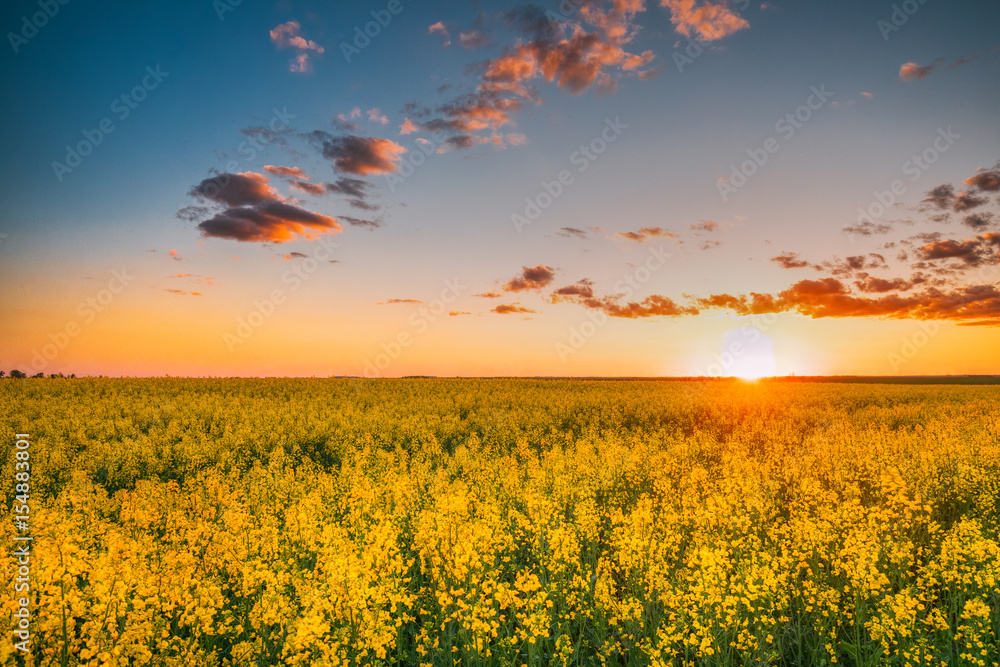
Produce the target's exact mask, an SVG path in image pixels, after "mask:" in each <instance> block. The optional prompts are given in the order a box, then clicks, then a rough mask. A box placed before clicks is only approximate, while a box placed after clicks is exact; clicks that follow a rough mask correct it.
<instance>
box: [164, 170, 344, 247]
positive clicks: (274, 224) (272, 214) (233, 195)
mask: <svg viewBox="0 0 1000 667" xmlns="http://www.w3.org/2000/svg"><path fill="white" fill-rule="evenodd" d="M190 194H191V195H192V196H194V197H198V198H200V199H203V200H207V201H211V202H213V203H215V204H218V205H220V206H222V207H223V210H221V211H219V212H218V213H216V214H215V215H214V216H213V217H212V218H210V219H208V220H205V221H203V222H202V223H200V224H199V225H198V228H199V229H200V230H201V232H202V234H203V235H204V236H206V237H215V238H223V239H232V240H236V241H256V242H268V241H271V242H275V243H283V242H285V241H290V240H292V239H293V238H295V237H296V235H301V236H305V237H306V238H312V237H314V236H315V234H317V233H329V234H335V233H337V232H339V231H340V230H341V227H340V225H339V224H338V223H337V221H336V220H334V219H333V218H331V217H328V216H325V215H322V214H320V213H314V212H312V211H307V210H305V209H303V208H300V207H298V206H295V205H294V204H292V203H289V202H288V201H287V200H286V199H285V198H284V197H282V196H281V195H279V194H278V193H277V192H275V190H274V189H273V188H272V187H271V186H270V185H269V184H268V179H267V177H266V176H264V175H263V174H257V173H254V172H243V173H239V174H229V173H224V174H219V175H217V176H213V177H211V178H206V179H205V180H203V181H202V182H201V183H199V184H198V185H195V186H194V187H192V188H191V192H190ZM171 254H175V253H173V252H172V253H171Z"/></svg>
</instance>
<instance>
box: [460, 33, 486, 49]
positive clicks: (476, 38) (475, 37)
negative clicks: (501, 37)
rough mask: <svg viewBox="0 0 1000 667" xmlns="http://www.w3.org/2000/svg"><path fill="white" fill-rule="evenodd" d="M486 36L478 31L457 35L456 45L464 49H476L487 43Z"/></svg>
mask: <svg viewBox="0 0 1000 667" xmlns="http://www.w3.org/2000/svg"><path fill="white" fill-rule="evenodd" d="M487 41H488V40H487V39H486V35H484V34H483V33H481V32H480V31H478V30H469V31H468V32H460V33H458V43H459V44H461V45H462V46H463V47H464V48H466V49H477V48H479V47H480V46H485V45H486V43H487Z"/></svg>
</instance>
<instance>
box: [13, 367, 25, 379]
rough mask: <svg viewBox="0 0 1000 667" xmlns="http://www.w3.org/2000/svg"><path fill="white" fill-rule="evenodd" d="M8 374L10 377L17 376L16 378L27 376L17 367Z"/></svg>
mask: <svg viewBox="0 0 1000 667" xmlns="http://www.w3.org/2000/svg"><path fill="white" fill-rule="evenodd" d="M10 376H11V377H12V378H17V379H18V380H23V379H24V378H26V377H28V376H27V375H25V374H24V373H22V372H21V371H19V370H17V369H14V370H12V371H11V372H10Z"/></svg>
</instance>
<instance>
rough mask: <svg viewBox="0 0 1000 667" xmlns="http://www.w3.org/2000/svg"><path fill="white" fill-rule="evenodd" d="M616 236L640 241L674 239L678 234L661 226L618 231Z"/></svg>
mask: <svg viewBox="0 0 1000 667" xmlns="http://www.w3.org/2000/svg"><path fill="white" fill-rule="evenodd" d="M616 236H620V237H622V238H623V239H628V240H629V241H635V242H636V243H642V242H643V241H646V240H648V239H650V238H668V239H675V238H677V237H678V236H680V235H679V234H678V233H677V232H673V231H671V230H669V229H664V228H663V227H641V228H640V229H639V230H638V231H633V232H618V233H617V234H616Z"/></svg>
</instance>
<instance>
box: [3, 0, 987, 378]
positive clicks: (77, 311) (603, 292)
mask: <svg viewBox="0 0 1000 667" xmlns="http://www.w3.org/2000/svg"><path fill="white" fill-rule="evenodd" d="M0 27H2V28H3V32H4V33H5V35H6V37H5V41H6V44H5V45H4V46H2V47H0V51H2V53H3V54H2V56H0V76H2V77H3V81H4V88H5V94H4V96H3V98H2V100H0V114H2V118H3V120H4V123H3V127H4V129H5V131H4V132H3V133H0V197H2V201H3V202H4V207H3V212H2V214H0V281H2V286H3V289H2V290H0V310H2V313H3V316H2V317H0V369H4V370H7V371H8V372H9V370H10V369H15V368H16V369H19V370H22V371H25V372H29V373H31V374H34V373H38V372H42V373H45V374H53V373H65V374H70V373H75V374H77V375H109V376H162V375H173V376H234V375H239V376H319V377H327V376H343V375H350V376H369V377H397V376H406V375H437V376H456V375H457V376H508V375H516V376H689V375H722V376H730V375H738V376H744V377H755V376H762V375H787V374H796V375H830V374H833V375H839V374H866V375H921V374H994V373H1000V346H998V345H997V342H998V329H997V327H998V326H1000V164H998V162H1000V114H998V111H997V110H998V109H1000V86H998V84H997V82H998V81H1000V38H998V37H997V35H998V34H1000V30H998V28H1000V4H998V3H996V2H992V1H987V0H983V1H976V2H972V1H965V2H963V1H959V2H951V3H945V2H941V1H939V0H924V1H923V2H920V1H919V0H908V1H907V2H888V1H886V2H877V1H876V2H861V1H860V0H858V1H844V2H838V3H821V2H789V1H787V0H775V1H770V0H768V1H767V2H764V3H758V2H749V1H747V0H731V1H729V2H725V1H721V0H720V1H716V0H659V1H658V2H657V1H645V0H614V1H613V2H609V1H606V0H604V1H601V0H563V2H561V3H560V2H555V1H545V0H540V1H539V2H537V3H536V4H530V3H513V2H511V3H505V2H468V3H459V2H433V1H427V2H424V1H422V0H385V1H383V0H375V1H373V2H367V3H335V2H309V1H305V0H303V1H300V0H280V1H279V2H265V3H249V2H239V1H238V0H214V1H211V0H197V1H191V2H187V1H178V2H172V3H121V4H116V5H115V6H110V5H108V6H94V5H93V4H88V3H83V2H73V1H71V0H67V1H66V2H65V3H62V2H59V1H58V0H41V1H39V0H35V1H34V2H30V1H22V0H15V1H12V2H7V3H4V6H3V8H2V9H0Z"/></svg>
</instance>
